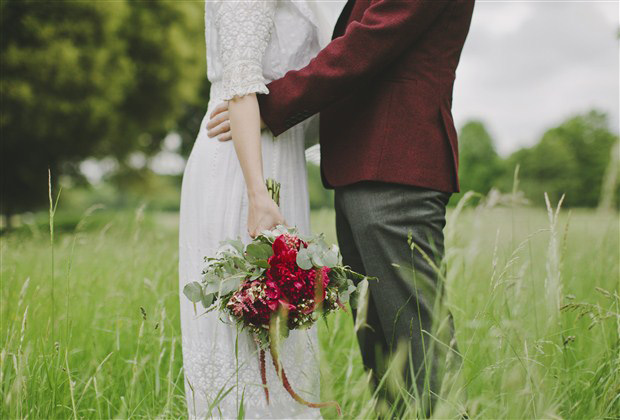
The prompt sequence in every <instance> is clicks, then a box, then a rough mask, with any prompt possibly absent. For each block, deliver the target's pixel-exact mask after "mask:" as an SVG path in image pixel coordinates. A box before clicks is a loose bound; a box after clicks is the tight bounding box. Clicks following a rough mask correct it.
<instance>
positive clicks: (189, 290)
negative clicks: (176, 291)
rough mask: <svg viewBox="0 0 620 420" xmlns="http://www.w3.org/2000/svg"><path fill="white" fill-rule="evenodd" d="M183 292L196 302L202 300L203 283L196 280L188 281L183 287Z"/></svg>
mask: <svg viewBox="0 0 620 420" xmlns="http://www.w3.org/2000/svg"><path fill="white" fill-rule="evenodd" d="M183 294H184V295H185V296H187V298H188V299H189V300H190V301H192V302H194V303H196V302H200V301H201V300H202V285H201V284H200V283H198V282H196V281H193V282H191V283H188V284H186V285H185V287H183Z"/></svg>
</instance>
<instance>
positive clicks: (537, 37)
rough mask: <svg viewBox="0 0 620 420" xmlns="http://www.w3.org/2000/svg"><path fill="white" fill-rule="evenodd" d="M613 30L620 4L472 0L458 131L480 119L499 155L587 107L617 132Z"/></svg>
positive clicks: (458, 92) (459, 84)
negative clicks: (603, 115)
mask: <svg viewBox="0 0 620 420" xmlns="http://www.w3.org/2000/svg"><path fill="white" fill-rule="evenodd" d="M618 25H619V6H618V1H617V0H613V1H579V2H576V1H506V0H495V1H490V0H477V1H476V6H475V10H474V17H473V20H472V26H471V30H470V33H469V36H468V39H467V42H466V44H465V49H464V50H463V55H462V56H461V63H460V65H459V68H458V70H457V80H456V86H455V92H454V104H453V112H454V117H455V120H456V124H457V126H458V127H459V128H460V127H461V126H462V124H463V123H464V122H466V121H467V120H469V119H472V118H477V119H480V120H482V121H483V122H484V123H485V124H486V126H487V128H488V129H489V131H490V132H491V135H492V137H493V138H494V139H495V141H496V144H497V148H498V151H499V152H500V154H503V155H506V154H508V153H510V152H512V151H514V150H516V149H518V148H520V147H523V146H529V145H532V144H534V143H535V142H536V141H538V140H539V139H540V136H541V135H542V134H543V133H544V131H545V130H546V129H547V128H550V127H553V126H555V125H557V124H559V123H561V122H562V121H563V120H564V119H566V118H567V117H569V116H571V115H574V114H577V113H582V112H585V111H587V110H589V109H592V108H597V109H600V110H601V111H604V112H607V113H608V114H609V116H610V119H611V122H612V127H613V129H614V130H617V129H618V113H619V105H618V101H619V83H618V78H619V73H618V71H619V69H618V62H619V52H618V51H619V50H618V45H619V44H618V39H617V32H618Z"/></svg>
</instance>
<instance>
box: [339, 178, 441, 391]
mask: <svg viewBox="0 0 620 420" xmlns="http://www.w3.org/2000/svg"><path fill="white" fill-rule="evenodd" d="M450 196H451V194H450V193H444V192H439V191H433V190H428V189H424V188H418V187H412V186H406V185H398V184H391V183H382V182H360V183H356V184H353V185H350V186H346V187H342V188H337V189H336V192H335V207H336V231H337V235H338V243H339V246H340V251H341V252H342V257H343V262H344V263H345V264H346V265H349V266H351V268H352V269H353V270H355V271H358V272H360V273H363V274H366V275H368V276H374V277H377V279H378V281H371V282H370V284H369V292H370V293H369V301H368V313H367V319H366V322H367V324H368V326H369V327H367V328H362V329H360V330H359V331H358V340H359V344H360V349H361V353H362V359H363V361H364V365H365V366H366V368H368V369H371V370H373V372H374V374H375V375H376V376H377V379H379V378H378V377H379V376H380V375H381V374H382V372H383V369H384V368H385V366H384V364H385V363H386V361H387V359H388V358H389V356H390V354H392V352H394V351H395V350H396V348H397V345H398V343H399V342H404V343H405V344H406V345H407V346H408V348H409V349H410V351H411V353H410V357H409V358H408V362H407V363H406V366H405V372H404V375H405V379H406V380H407V382H409V384H412V383H413V382H412V378H411V375H410V373H411V372H415V374H414V375H415V383H416V385H417V388H418V391H419V393H420V394H419V395H423V394H422V393H423V390H424V381H425V376H426V372H425V369H424V366H425V360H424V357H425V352H424V348H426V349H427V350H428V347H429V344H430V341H431V339H430V338H429V337H428V335H425V336H424V337H423V336H422V334H421V328H422V329H423V330H425V331H431V328H432V323H433V314H434V312H433V305H434V303H435V298H436V296H437V295H436V293H437V290H438V289H439V288H438V286H439V284H438V281H439V280H438V276H437V272H436V270H435V269H434V268H433V267H432V266H431V264H429V263H428V262H427V260H426V259H425V258H424V257H423V255H422V253H420V252H419V251H412V248H411V247H410V245H409V243H408V242H409V239H411V240H412V241H413V243H415V245H416V246H419V247H420V248H421V249H422V250H423V251H424V253H425V254H427V256H428V257H430V258H431V259H432V260H433V261H435V263H436V265H437V267H440V266H441V260H442V259H443V254H444V237H443V228H444V226H445V214H446V204H447V203H448V200H449V199H450ZM393 264H398V265H400V266H401V268H398V267H395V266H394V265H393ZM422 340H426V343H425V345H424V344H423V342H422ZM434 370H435V369H432V371H431V373H430V374H429V376H430V380H429V382H430V384H429V383H427V388H428V387H429V386H430V389H431V390H435V388H437V386H438V383H437V378H436V377H434V376H436V375H434V374H433V371H434ZM427 380H428V379H427Z"/></svg>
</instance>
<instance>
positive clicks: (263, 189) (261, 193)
mask: <svg viewBox="0 0 620 420" xmlns="http://www.w3.org/2000/svg"><path fill="white" fill-rule="evenodd" d="M265 198H269V191H267V186H266V185H265V184H260V185H256V186H253V187H248V199H249V200H250V201H251V202H256V201H259V200H264V199H265Z"/></svg>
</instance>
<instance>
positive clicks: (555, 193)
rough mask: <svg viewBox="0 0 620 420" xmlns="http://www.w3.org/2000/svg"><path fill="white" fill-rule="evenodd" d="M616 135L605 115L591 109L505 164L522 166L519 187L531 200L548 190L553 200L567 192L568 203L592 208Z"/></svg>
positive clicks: (541, 198)
mask: <svg viewBox="0 0 620 420" xmlns="http://www.w3.org/2000/svg"><path fill="white" fill-rule="evenodd" d="M616 138H617V137H616V135H614V134H613V133H612V132H611V131H610V130H609V125H608V121H607V116H606V115H605V114H603V113H600V112H596V111H591V112H589V113H587V114H585V115H579V116H576V117H573V118H570V119H569V120H567V121H565V122H564V123H563V124H561V125H560V126H559V127H556V128H552V129H550V130H548V131H547V132H546V133H545V134H544V135H543V137H542V139H541V141H540V142H539V143H538V144H537V145H535V146H534V147H532V148H528V149H522V150H519V151H517V152H516V153H514V154H513V155H512V156H510V158H509V159H508V165H507V167H508V168H509V171H512V170H513V169H514V167H515V166H516V165H517V164H519V165H520V166H521V169H520V178H521V188H522V189H523V190H524V191H525V193H526V195H527V196H528V197H529V198H530V199H531V200H532V201H533V202H534V203H538V204H542V203H543V200H544V195H543V194H544V193H545V192H547V193H548V194H549V196H550V198H551V200H553V201H557V200H559V198H560V197H561V196H562V194H566V199H565V204H566V205H567V206H582V207H595V206H596V205H597V204H598V203H599V200H600V194H601V186H602V183H603V177H604V175H605V171H606V169H607V167H608V165H609V162H610V156H611V148H612V147H613V145H614V143H615V142H616Z"/></svg>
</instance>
